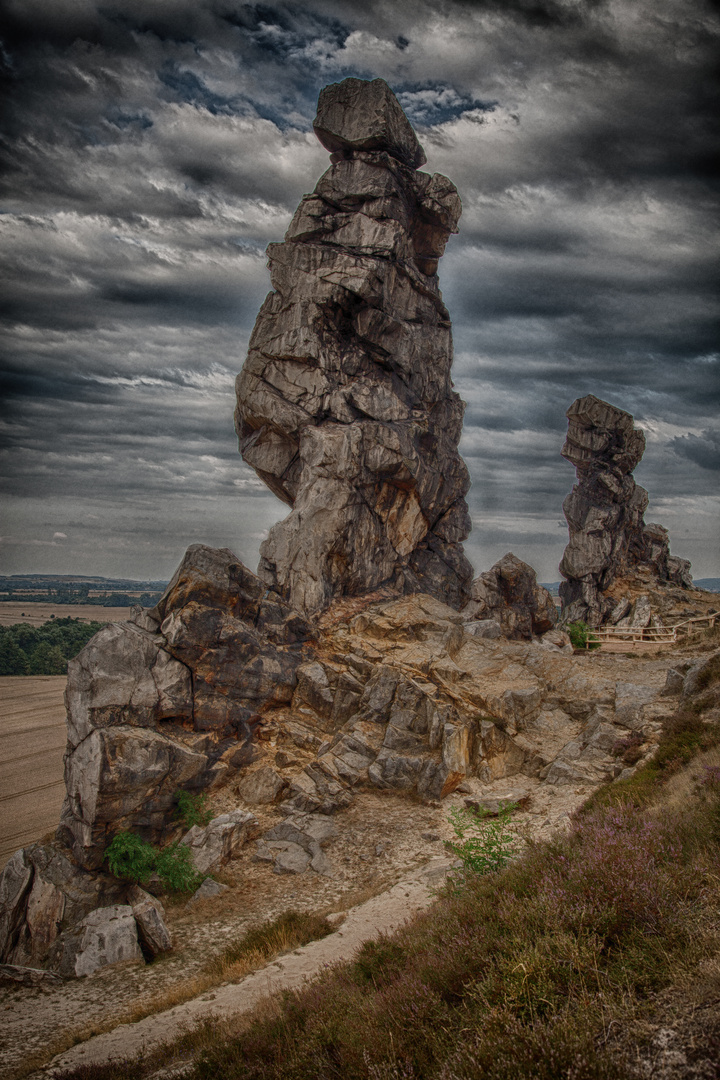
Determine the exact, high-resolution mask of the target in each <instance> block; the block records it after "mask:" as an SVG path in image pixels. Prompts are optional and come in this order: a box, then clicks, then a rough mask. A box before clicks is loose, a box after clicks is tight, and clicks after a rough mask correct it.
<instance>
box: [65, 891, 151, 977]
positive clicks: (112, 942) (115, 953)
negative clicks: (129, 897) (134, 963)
mask: <svg viewBox="0 0 720 1080" xmlns="http://www.w3.org/2000/svg"><path fill="white" fill-rule="evenodd" d="M74 944H75V948H69V949H68V950H67V951H66V955H65V956H64V957H63V967H64V968H67V967H70V968H71V973H72V974H73V975H76V976H82V975H92V973H93V972H94V971H97V970H98V969H99V968H102V967H107V966H109V965H110V964H118V963H120V962H122V961H126V960H138V961H141V960H142V959H143V955H142V951H141V949H140V944H139V942H138V935H137V923H136V922H135V916H134V915H133V909H132V908H131V907H130V905H129V904H127V905H123V904H116V905H114V906H112V907H106V908H97V909H96V910H95V911H91V912H90V914H89V915H87V916H86V917H85V918H84V919H83V921H82V923H81V925H80V927H79V933H78V936H77V941H76V943H74ZM61 970H62V969H61Z"/></svg>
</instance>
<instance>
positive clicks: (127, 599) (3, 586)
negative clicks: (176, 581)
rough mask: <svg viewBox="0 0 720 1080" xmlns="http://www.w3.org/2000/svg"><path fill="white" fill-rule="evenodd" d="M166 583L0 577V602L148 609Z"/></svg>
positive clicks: (47, 576)
mask: <svg viewBox="0 0 720 1080" xmlns="http://www.w3.org/2000/svg"><path fill="white" fill-rule="evenodd" d="M166 586H167V581H158V580H152V581H133V579H132V578H106V577H95V576H86V577H83V576H82V575H81V574H56V575H53V574H10V575H0V600H14V601H19V602H21V603H27V604H32V603H45V604H47V603H52V604H96V605H98V606H99V607H131V606H132V605H133V604H142V605H143V607H152V606H153V605H154V604H156V603H157V602H158V600H159V599H160V597H161V596H162V594H163V592H164V591H165V588H166Z"/></svg>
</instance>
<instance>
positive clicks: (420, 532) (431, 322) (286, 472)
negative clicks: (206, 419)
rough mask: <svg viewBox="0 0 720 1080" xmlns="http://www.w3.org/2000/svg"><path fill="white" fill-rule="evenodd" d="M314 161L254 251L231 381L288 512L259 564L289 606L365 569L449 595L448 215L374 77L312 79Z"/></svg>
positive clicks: (313, 601)
mask: <svg viewBox="0 0 720 1080" xmlns="http://www.w3.org/2000/svg"><path fill="white" fill-rule="evenodd" d="M314 128H315V132H316V134H317V136H318V138H319V139H320V141H321V142H322V144H323V146H325V147H326V148H328V149H330V150H331V151H332V155H331V162H332V164H331V167H330V168H329V169H328V171H327V172H326V173H325V174H324V176H322V177H321V178H320V180H319V181H318V183H317V186H316V188H315V191H314V192H313V193H312V195H306V196H304V198H303V199H302V201H301V203H300V206H299V207H298V209H297V211H296V213H295V216H294V218H293V220H292V223H291V225H290V228H289V229H288V231H287V233H286V235H285V242H284V243H282V244H271V245H270V246H269V248H268V256H269V260H270V276H271V281H272V286H273V292H271V293H270V294H269V295H268V297H267V299H266V300H265V302H264V304H263V306H262V308H261V309H260V313H259V315H258V318H257V321H256V323H255V328H254V330H253V334H252V337H251V339H250V348H249V352H248V356H247V359H246V361H245V365H244V367H243V370H242V372H241V374H240V375H239V377H238V381H237V401H238V404H237V410H236V427H237V431H238V436H239V440H240V450H241V453H242V455H243V458H244V459H245V461H246V462H247V463H248V464H249V465H251V466H252V468H253V469H255V471H256V472H257V474H258V476H260V478H261V479H262V480H263V481H264V482H265V483H266V484H267V485H268V487H270V488H271V490H272V491H274V492H275V494H276V495H278V496H279V497H280V498H281V499H283V500H284V501H285V502H286V503H288V504H289V505H290V506H291V507H292V508H293V509H292V512H291V513H290V515H289V516H288V517H287V518H285V519H284V520H283V521H281V522H280V523H279V524H277V525H276V526H275V527H274V528H273V529H272V530H271V532H270V535H269V536H268V538H267V540H265V542H264V543H263V545H262V547H261V549H260V555H261V561H260V566H259V569H258V573H259V574H260V576H261V577H262V578H263V579H264V580H265V581H266V582H267V583H268V585H270V586H271V587H272V588H273V589H276V590H277V591H278V592H279V593H280V594H281V595H282V596H283V597H285V598H286V599H287V600H289V602H290V603H291V604H292V605H293V606H294V607H295V608H296V609H298V610H300V611H303V612H304V613H305V614H311V613H313V612H317V611H320V610H322V609H323V608H324V607H326V606H327V605H328V604H329V603H330V602H331V600H333V599H334V598H336V597H340V596H343V595H358V594H362V593H366V592H369V591H372V590H373V589H376V588H378V587H379V586H381V585H383V584H392V585H394V586H395V587H396V588H399V589H400V590H402V591H404V592H418V591H424V592H429V593H432V594H433V595H435V596H437V597H439V598H440V599H442V600H445V601H446V602H447V603H450V604H453V605H455V606H459V605H460V604H461V603H463V602H464V601H465V600H466V599H467V589H468V586H469V583H470V580H471V577H472V567H471V566H470V564H469V562H468V561H467V559H466V558H465V556H464V554H463V549H462V543H461V542H462V541H463V540H464V539H465V538H466V537H467V535H468V533H469V531H470V527H471V526H470V518H469V515H468V511H467V505H466V503H465V498H464V496H465V494H466V492H467V490H468V487H469V485H470V481H469V477H468V472H467V469H466V467H465V463H464V462H463V460H462V458H461V457H460V455H459V454H458V450H457V447H458V441H459V439H460V433H461V430H462V417H463V411H464V404H463V402H462V401H461V400H460V398H459V397H458V395H457V394H456V393H454V392H453V389H452V381H451V379H450V366H451V363H452V335H451V328H450V317H449V315H448V312H447V309H446V308H445V306H444V304H443V302H442V297H441V294H440V289H439V287H438V279H437V275H436V271H437V264H438V259H439V258H440V257H441V255H442V254H443V251H444V249H445V244H446V242H447V239H448V237H449V235H450V233H453V232H457V222H458V219H459V217H460V213H461V204H460V199H459V196H458V193H457V190H456V189H455V187H454V185H453V184H452V183H451V182H450V181H449V180H448V179H447V178H446V177H444V176H440V175H438V174H435V175H433V176H431V175H429V174H427V173H422V172H417V171H416V169H417V167H418V166H419V165H421V164H422V163H423V162H424V161H425V155H424V153H423V150H422V147H421V146H420V144H419V142H418V140H417V138H416V136H415V133H414V131H413V129H412V127H411V126H410V123H409V121H408V119H407V117H406V116H405V114H404V113H403V111H402V109H401V107H400V105H399V103H398V101H397V98H396V97H395V95H394V94H393V92H392V90H391V89H390V87H389V86H388V85H387V83H385V82H384V81H383V80H382V79H375V80H373V81H372V82H365V81H363V80H361V79H345V80H344V81H343V82H341V83H336V84H333V85H332V86H327V87H325V89H324V90H323V91H322V93H321V94H320V99H319V102H318V113H317V117H316V119H315V123H314Z"/></svg>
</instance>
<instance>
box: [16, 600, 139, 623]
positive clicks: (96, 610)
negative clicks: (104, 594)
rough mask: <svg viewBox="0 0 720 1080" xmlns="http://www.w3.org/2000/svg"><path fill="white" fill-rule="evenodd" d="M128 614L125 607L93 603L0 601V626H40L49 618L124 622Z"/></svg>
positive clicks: (127, 609)
mask: <svg viewBox="0 0 720 1080" xmlns="http://www.w3.org/2000/svg"><path fill="white" fill-rule="evenodd" d="M129 615H130V608H127V607H99V606H97V607H96V606H95V605H94V604H31V603H28V602H22V601H18V600H3V601H0V626H14V625H15V623H28V624H29V625H30V626H42V624H43V623H46V622H47V621H48V619H50V618H53V617H54V618H56V619H67V618H68V616H70V617H71V618H73V619H82V621H83V622H101V623H108V622H124V621H125V620H126V619H127V618H128V617H129Z"/></svg>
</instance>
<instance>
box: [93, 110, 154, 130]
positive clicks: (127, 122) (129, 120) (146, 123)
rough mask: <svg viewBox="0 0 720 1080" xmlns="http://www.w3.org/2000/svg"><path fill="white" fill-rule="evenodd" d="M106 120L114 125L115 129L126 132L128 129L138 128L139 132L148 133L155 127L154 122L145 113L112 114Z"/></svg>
mask: <svg viewBox="0 0 720 1080" xmlns="http://www.w3.org/2000/svg"><path fill="white" fill-rule="evenodd" d="M105 119H106V120H107V121H108V123H110V124H113V126H114V127H116V128H119V129H120V130H121V131H125V130H126V129H128V128H136V129H137V130H139V131H146V130H147V129H148V128H151V127H152V126H153V122H152V120H151V119H150V117H149V116H146V115H145V113H122V112H115V111H113V112H111V113H109V114H108V115H107V116H106V117H105Z"/></svg>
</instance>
